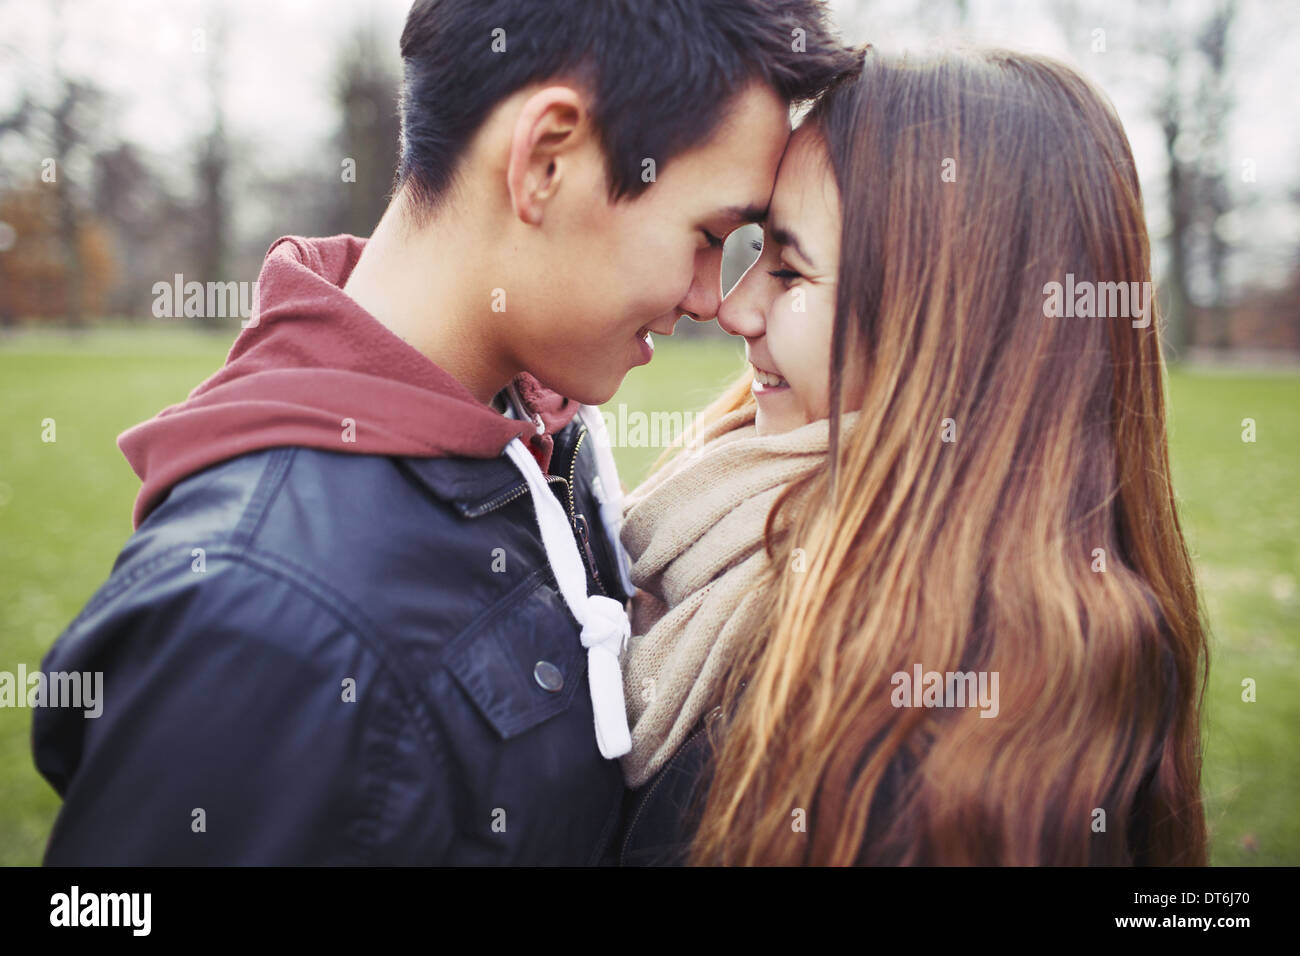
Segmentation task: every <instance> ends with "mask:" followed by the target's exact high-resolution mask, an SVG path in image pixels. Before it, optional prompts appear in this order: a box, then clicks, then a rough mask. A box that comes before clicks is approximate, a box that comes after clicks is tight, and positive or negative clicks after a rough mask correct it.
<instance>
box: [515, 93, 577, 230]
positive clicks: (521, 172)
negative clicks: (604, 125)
mask: <svg viewBox="0 0 1300 956" xmlns="http://www.w3.org/2000/svg"><path fill="white" fill-rule="evenodd" d="M589 128H590V126H589V122H588V116H587V108H586V105H585V104H584V102H583V98H582V95H581V94H580V93H579V92H578V91H577V90H575V89H573V88H572V87H568V86H548V87H546V88H545V89H543V90H540V91H538V92H537V93H534V94H533V95H532V96H530V97H529V98H528V99H527V100H525V101H524V105H523V108H522V109H521V110H520V111H519V116H518V117H517V118H516V119H515V126H514V133H513V135H512V137H511V140H510V159H509V163H508V165H507V167H506V186H507V188H508V189H509V190H510V202H511V205H512V207H513V209H514V213H515V215H516V216H517V217H519V219H520V221H521V222H526V223H528V224H530V225H534V226H539V225H541V223H542V213H543V211H544V209H545V207H546V204H547V203H548V202H549V201H550V200H551V198H552V197H553V196H554V195H555V194H556V192H557V191H558V190H559V188H560V182H561V180H562V179H563V177H564V172H565V168H566V166H567V164H568V163H569V161H570V160H571V159H572V158H573V154H574V151H575V150H576V149H577V148H578V147H579V146H580V145H582V144H583V142H584V141H585V140H586V138H587V136H588V131H589Z"/></svg>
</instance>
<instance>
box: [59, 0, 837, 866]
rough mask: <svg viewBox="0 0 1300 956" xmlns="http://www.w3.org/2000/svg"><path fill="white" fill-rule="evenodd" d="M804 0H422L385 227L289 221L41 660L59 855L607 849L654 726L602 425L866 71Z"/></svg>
mask: <svg viewBox="0 0 1300 956" xmlns="http://www.w3.org/2000/svg"><path fill="white" fill-rule="evenodd" d="M823 17H824V11H823V10H822V9H821V7H820V5H819V4H817V3H814V2H811V0H698V2H692V3H688V4H685V3H684V4H677V3H663V2H662V0H627V2H622V3H617V4H614V3H607V2H601V0H588V2H580V0H551V2H547V3H535V2H533V0H496V2H485V0H430V2H423V0H422V2H417V3H416V4H415V6H414V7H413V8H412V10H411V12H410V15H409V18H408V20H407V24H406V29H405V31H404V33H403V36H402V56H403V59H404V62H405V77H404V84H403V91H402V104H401V110H402V154H401V165H400V168H399V170H398V187H399V188H398V189H397V191H396V194H395V197H394V199H393V202H392V204H391V205H390V207H389V209H388V211H387V212H386V214H385V215H384V217H383V219H382V221H381V222H380V223H379V225H378V227H377V228H376V230H375V232H374V235H373V236H372V237H371V238H370V240H369V241H362V240H360V239H356V238H353V237H349V236H341V237H335V238H332V239H323V240H307V239H299V238H285V239H281V240H279V241H277V242H276V243H274V244H273V245H272V246H271V249H270V251H269V253H268V255H267V260H266V263H265V265H264V266H263V270H262V274H261V277H260V279H259V302H260V310H259V313H258V317H257V322H256V324H254V325H251V326H250V327H249V328H248V329H246V330H245V331H244V332H243V333H242V334H241V336H240V337H239V339H238V340H237V341H236V343H235V346H234V348H233V349H232V351H231V353H230V357H229V359H228V360H227V364H226V366H225V367H224V368H223V369H222V370H221V371H219V372H218V373H217V374H216V375H215V376H213V377H212V378H211V379H209V380H208V381H207V382H205V383H203V384H202V385H200V386H199V387H198V388H197V389H196V390H195V391H194V393H193V394H192V395H191V396H190V398H189V399H188V400H187V401H186V402H184V403H182V404H181V405H178V406H175V407H173V408H170V409H167V410H166V411H164V412H163V413H162V414H160V415H159V416H158V417H157V418H155V419H153V420H151V421H149V422H146V423H144V424H143V425H140V426H137V427H136V428H134V429H131V430H130V431H128V432H126V433H125V434H124V435H123V436H122V438H121V439H120V444H121V446H122V448H123V451H124V452H125V453H126V455H127V457H128V459H129V460H130V461H131V463H132V465H133V467H134V468H135V469H136V471H137V473H138V474H139V475H140V476H141V478H142V480H143V488H142V489H141V493H140V497H139V499H138V501H137V503H136V512H135V518H136V523H137V528H138V530H137V531H136V533H135V535H134V536H133V537H132V538H131V539H130V541H128V543H127V545H126V547H125V549H124V550H123V552H122V554H121V555H120V556H119V558H118V560H117V563H116V564H115V566H114V569H113V573H112V575H111V576H110V578H109V579H108V581H107V583H106V584H105V585H104V586H103V587H102V588H101V589H100V591H99V592H98V593H97V594H96V595H95V596H94V597H93V598H92V599H91V601H90V603H89V604H88V605H87V607H86V609H85V610H84V611H83V612H82V614H81V615H80V616H79V617H78V618H77V620H76V621H74V622H73V624H72V625H71V626H70V628H69V629H68V631H67V632H66V633H65V634H64V635H63V636H62V637H61V638H60V639H59V641H58V642H57V643H56V644H55V646H54V648H53V649H52V650H51V651H50V653H49V655H48V656H47V657H46V659H45V661H44V665H43V666H44V668H45V669H46V670H47V671H66V672H95V671H99V672H102V673H103V688H104V691H103V697H104V704H103V714H102V716H101V717H99V718H98V719H89V718H86V717H84V716H82V714H81V713H80V712H79V711H64V710H54V709H46V710H42V711H39V712H37V714H36V718H35V722H34V728H33V740H34V749H35V755H36V763H37V766H38V768H39V769H40V771H41V772H42V773H43V774H44V775H45V776H46V778H47V779H48V780H49V781H50V782H51V783H52V784H53V785H54V786H55V788H56V789H57V790H58V791H59V792H60V794H62V795H63V797H64V806H63V808H62V811H61V813H60V815H59V818H58V820H57V822H56V824H55V827H54V831H53V833H52V835H51V838H50V842H49V846H48V848H47V852H46V863H48V864H83V863H84V864H142V863H149V864H156V863H251V864H262V863H266V864H281V863H286V864H287V863H292V864H305V863H313V864H314V863H361V864H431V863H452V864H482V863H550V864H584V863H592V862H597V861H599V860H600V859H601V858H602V853H603V852H604V850H605V847H606V845H607V843H608V842H609V838H610V836H611V835H612V833H613V830H614V828H615V826H616V825H617V822H618V820H617V817H618V812H619V808H620V803H621V799H622V795H623V787H622V783H621V775H620V772H619V767H618V763H617V761H616V760H613V759H612V758H614V757H617V756H618V755H620V754H621V753H623V752H624V751H625V750H626V748H627V726H626V718H625V716H624V714H623V704H622V689H621V688H622V681H621V677H620V675H619V653H620V651H621V649H622V648H621V645H622V641H623V639H624V638H625V636H626V628H627V624H626V617H625V615H624V613H623V603H624V601H625V600H626V598H627V597H628V593H627V592H628V588H629V584H628V582H627V580H626V569H625V566H624V565H623V564H622V563H621V562H622V554H621V550H620V549H619V546H618V538H617V530H618V529H617V525H618V522H619V501H618V498H619V494H620V487H619V483H618V478H617V475H616V474H615V472H614V469H613V463H612V458H611V457H610V455H609V451H608V448H607V447H606V446H605V445H604V444H603V443H602V441H601V438H602V436H601V435H600V434H592V432H591V430H592V429H597V431H598V430H599V427H600V426H599V421H600V420H599V417H598V416H597V415H593V414H592V413H593V412H594V409H592V408H591V407H590V406H593V405H596V404H599V403H601V402H604V401H607V400H608V399H609V398H610V397H611V396H612V395H613V394H614V392H615V390H616V389H617V388H618V385H619V383H620V382H621V381H622V379H623V377H624V375H625V374H626V373H627V371H628V370H629V369H630V368H631V367H633V366H635V365H639V364H644V363H645V362H647V361H649V359H650V348H651V346H650V345H649V333H651V332H660V333H663V334H671V332H672V329H673V325H674V323H675V322H676V321H677V319H678V318H679V316H681V315H683V314H687V315H691V316H692V317H693V318H697V319H709V318H711V317H712V316H713V315H714V313H715V312H716V309H717V305H718V298H719V288H718V285H719V277H718V271H719V264H720V256H721V251H720V248H721V244H722V243H721V240H722V237H724V236H725V235H726V234H727V233H728V232H729V231H730V230H732V229H733V228H735V227H736V226H738V225H740V224H741V223H743V222H745V221H747V220H751V219H755V218H758V217H760V216H761V214H762V211H763V207H764V206H765V205H766V203H767V200H768V197H769V194H770V192H771V186H772V182H773V178H774V174H775V170H776V166H777V163H778V162H779V159H780V156H781V154H782V150H783V149H784V146H785V143H786V138H787V135H788V132H789V114H788V106H789V104H790V102H791V101H794V100H798V99H803V98H806V97H810V96H812V95H814V94H815V93H817V92H818V91H819V90H820V89H821V88H822V87H824V86H825V85H826V84H827V83H828V82H829V81H830V80H831V79H832V78H833V77H834V76H835V75H837V74H838V73H839V72H841V71H842V70H844V69H847V68H850V67H851V66H852V64H853V63H854V58H853V56H852V55H851V53H850V52H849V51H847V50H845V49H843V48H842V47H840V46H839V45H838V44H836V43H835V42H834V41H833V40H832V39H831V37H830V36H829V34H828V32H827V29H826V24H825V21H824V19H823Z"/></svg>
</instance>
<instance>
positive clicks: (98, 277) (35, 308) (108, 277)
mask: <svg viewBox="0 0 1300 956" xmlns="http://www.w3.org/2000/svg"><path fill="white" fill-rule="evenodd" d="M63 216H64V207H63V202H62V200H61V199H60V197H59V194H58V193H57V192H55V191H53V190H51V189H49V187H48V185H47V184H46V183H43V182H40V181H35V182H32V183H30V184H28V185H27V186H26V187H24V188H21V189H12V190H8V191H6V192H5V193H3V194H0V222H3V223H6V224H7V225H8V226H9V228H10V229H12V230H13V232H12V236H11V238H12V245H9V247H8V248H7V249H6V250H5V251H0V324H4V325H9V324H12V323H13V322H14V321H15V320H16V319H19V318H35V319H54V320H57V319H66V318H67V316H69V315H79V316H84V315H102V314H103V313H104V310H105V306H106V304H107V299H108V290H109V288H110V287H111V286H112V284H113V280H114V278H115V273H116V263H115V260H114V256H113V253H112V241H111V239H110V238H109V233H108V230H107V229H105V228H104V226H103V224H102V223H101V222H100V221H99V220H98V219H96V218H95V217H93V216H90V215H86V214H84V213H81V212H78V213H77V216H76V243H77V247H76V250H75V259H71V258H69V256H68V255H67V250H66V246H65V244H66V242H67V236H66V234H65V232H64V230H65V228H66V227H65V223H64V219H63ZM73 263H75V265H74V264H73ZM73 268H75V269H76V270H77V271H76V274H75V275H74V274H72V272H71V271H70V270H72V269H73ZM74 297H75V298H76V301H73V299H74Z"/></svg>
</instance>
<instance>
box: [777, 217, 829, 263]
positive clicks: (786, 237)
mask: <svg viewBox="0 0 1300 956" xmlns="http://www.w3.org/2000/svg"><path fill="white" fill-rule="evenodd" d="M767 232H768V235H770V236H771V237H772V238H773V239H775V240H776V242H777V244H778V245H782V246H789V247H790V248H791V249H793V250H794V251H795V252H797V253H799V258H801V259H803V261H804V262H806V263H808V265H810V266H812V267H813V268H816V267H817V264H816V263H815V262H813V258H812V256H810V255H808V253H806V252H804V249H803V246H801V245H799V237H798V236H796V235H795V234H794V233H793V232H791V231H790V230H789V229H787V228H785V227H784V226H779V225H777V224H776V223H775V222H772V223H768V226H767Z"/></svg>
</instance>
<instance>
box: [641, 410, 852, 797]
mask: <svg viewBox="0 0 1300 956" xmlns="http://www.w3.org/2000/svg"><path fill="white" fill-rule="evenodd" d="M754 413H755V409H754V407H753V405H752V404H751V405H750V406H748V407H747V408H744V409H740V410H738V411H735V412H732V413H730V414H728V415H726V416H724V417H723V418H721V419H719V420H718V421H716V422H714V423H713V424H711V425H710V426H708V427H707V428H706V429H705V430H704V431H703V432H702V433H701V434H700V435H699V436H697V438H696V439H695V440H694V441H693V442H692V443H691V445H690V446H689V447H688V448H687V449H685V450H684V451H683V452H682V453H681V454H680V455H678V457H677V458H676V459H675V460H673V461H672V462H670V463H669V464H668V465H667V466H665V467H664V468H663V469H661V470H660V471H658V472H656V473H655V474H653V475H651V476H650V478H649V479H647V480H646V481H645V483H644V484H642V485H641V486H640V487H638V488H637V489H636V490H635V491H633V492H632V493H630V494H629V495H628V496H627V498H626V500H625V504H624V518H625V520H624V525H623V533H622V541H623V545H624V547H626V548H627V551H628V555H629V557H630V558H631V559H632V583H633V584H635V585H636V588H637V593H636V596H635V597H634V598H633V600H632V610H631V615H630V616H631V620H632V637H631V639H630V641H629V643H628V651H627V656H626V658H625V660H624V665H623V675H624V696H625V698H626V701H627V708H628V724H629V726H630V727H631V728H632V750H631V751H630V752H629V753H628V754H627V755H625V756H624V757H622V758H621V761H622V769H623V777H624V779H625V780H626V781H627V785H628V786H629V787H633V788H635V787H639V786H641V785H642V784H644V783H645V782H646V781H648V780H649V779H650V778H651V777H653V776H654V774H655V773H656V772H657V771H658V770H659V769H660V768H661V767H662V766H663V765H664V763H665V762H667V760H668V759H669V758H671V757H672V755H673V754H674V753H676V751H677V748H678V747H680V746H681V745H682V743H683V741H684V740H685V739H686V737H687V735H688V734H689V733H690V731H691V729H692V728H693V727H694V726H695V724H696V722H697V721H698V720H699V719H700V717H701V716H703V715H704V713H705V712H706V711H708V710H709V709H711V708H712V707H714V706H716V705H717V704H718V703H719V702H720V699H721V693H722V683H723V680H724V679H725V677H726V673H727V666H728V664H729V663H730V662H731V661H732V660H733V659H734V658H735V656H736V654H737V652H738V650H739V649H740V648H741V647H743V644H742V643H741V642H743V641H746V640H750V639H752V638H753V637H754V636H755V635H756V634H757V633H759V627H760V625H761V623H762V622H760V621H759V619H758V617H759V614H760V598H761V597H762V594H761V585H762V584H763V583H764V578H765V575H766V572H767V570H768V564H769V562H768V559H767V554H766V552H765V550H764V548H763V527H764V524H765V522H766V521H767V515H768V512H769V511H770V510H771V508H772V505H773V504H774V503H775V501H776V499H777V497H778V496H779V495H780V494H781V492H782V491H783V490H784V489H785V488H786V486H787V485H789V484H790V483H791V482H793V481H795V480H797V479H799V478H801V477H803V476H804V475H806V474H808V473H809V472H811V471H813V470H814V469H816V468H819V467H822V466H824V465H825V463H826V455H827V450H828V441H829V434H830V423H829V421H828V420H827V419H822V420H820V421H817V422H813V423H811V424H808V425H804V426H802V427H799V428H796V429H794V430H792V431H788V432H784V433H781V434H776V435H762V436H760V435H758V434H756V432H755V429H754ZM856 414H857V413H851V414H849V415H845V416H843V422H844V424H843V428H844V429H846V430H847V428H848V427H849V426H850V425H851V422H852V419H853V418H855V417H856ZM842 433H843V432H842ZM786 525H787V522H786V521H784V520H782V521H778V523H777V525H776V528H775V532H776V533H777V534H780V533H782V532H783V531H784V530H785V528H786Z"/></svg>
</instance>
